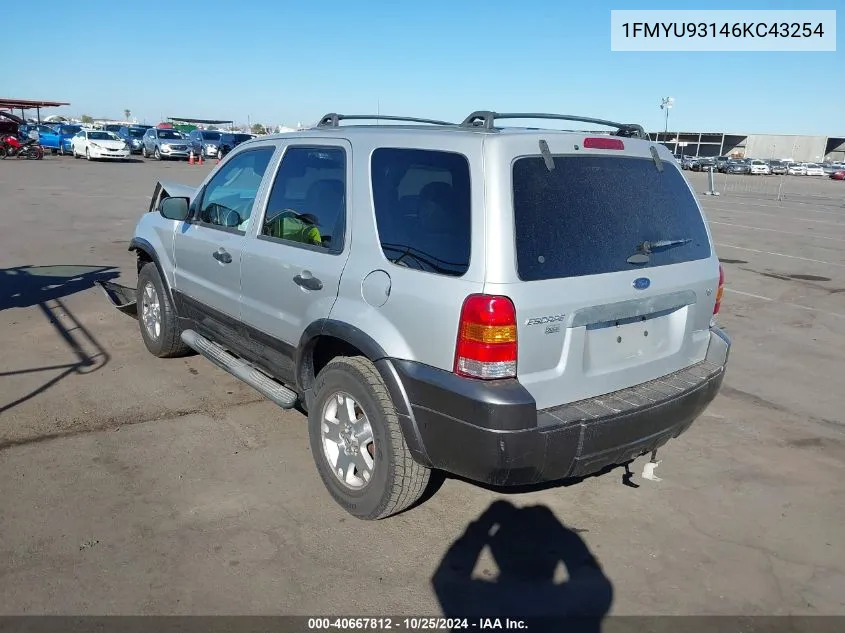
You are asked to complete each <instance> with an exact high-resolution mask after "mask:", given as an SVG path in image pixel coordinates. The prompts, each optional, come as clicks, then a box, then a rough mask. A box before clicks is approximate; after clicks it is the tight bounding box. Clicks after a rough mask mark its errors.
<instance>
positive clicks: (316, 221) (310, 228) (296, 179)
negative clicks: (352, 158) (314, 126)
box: [261, 147, 346, 252]
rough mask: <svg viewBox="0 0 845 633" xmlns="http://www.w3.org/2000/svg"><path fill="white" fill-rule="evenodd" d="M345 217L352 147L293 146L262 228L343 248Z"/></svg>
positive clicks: (281, 167) (289, 238)
mask: <svg viewBox="0 0 845 633" xmlns="http://www.w3.org/2000/svg"><path fill="white" fill-rule="evenodd" d="M345 220H346V153H345V152H344V151H343V150H342V149H341V148H339V147H289V148H288V149H287V151H286V152H285V155H284V157H283V158H282V163H281V165H279V171H278V173H277V174H276V180H275V181H274V182H273V188H272V190H271V191H270V197H269V199H268V201H267V211H266V213H265V214H264V223H263V225H262V229H261V234H262V235H265V236H267V237H274V238H277V239H281V240H285V241H290V242H297V243H301V244H309V245H311V246H319V247H323V248H327V249H331V250H332V251H335V252H340V251H342V250H343V231H344V228H345V226H346V222H345Z"/></svg>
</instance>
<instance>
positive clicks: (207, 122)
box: [167, 116, 234, 125]
mask: <svg viewBox="0 0 845 633" xmlns="http://www.w3.org/2000/svg"><path fill="white" fill-rule="evenodd" d="M167 120H168V121H176V122H177V123H198V124H200V125H222V124H224V123H234V121H224V120H222V119H186V118H185V117H181V116H170V117H167Z"/></svg>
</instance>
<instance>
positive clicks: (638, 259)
mask: <svg viewBox="0 0 845 633" xmlns="http://www.w3.org/2000/svg"><path fill="white" fill-rule="evenodd" d="M690 242H692V240H691V239H690V238H684V239H680V240H658V241H656V242H649V241H645V242H643V243H642V244H638V245H637V252H636V253H634V254H633V255H631V256H630V257H629V258H628V263H629V264H647V263H648V262H649V259H650V255H651V254H652V252H654V251H655V250H659V249H664V248H672V247H673V246H683V245H684V244H689V243H690Z"/></svg>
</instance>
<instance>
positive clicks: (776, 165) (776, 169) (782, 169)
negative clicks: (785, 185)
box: [769, 160, 786, 176]
mask: <svg viewBox="0 0 845 633" xmlns="http://www.w3.org/2000/svg"><path fill="white" fill-rule="evenodd" d="M769 170H770V171H771V172H772V174H775V175H778V176H783V175H785V174H786V163H784V162H783V161H782V160H770V161H769Z"/></svg>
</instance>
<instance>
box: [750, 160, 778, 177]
mask: <svg viewBox="0 0 845 633" xmlns="http://www.w3.org/2000/svg"><path fill="white" fill-rule="evenodd" d="M748 173H750V174H752V175H755V176H768V175H769V174H771V173H772V170H771V168H770V167H769V165H768V163H766V161H763V160H758V159H754V160H752V161H751V162H749V163H748Z"/></svg>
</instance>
